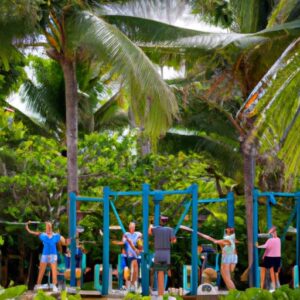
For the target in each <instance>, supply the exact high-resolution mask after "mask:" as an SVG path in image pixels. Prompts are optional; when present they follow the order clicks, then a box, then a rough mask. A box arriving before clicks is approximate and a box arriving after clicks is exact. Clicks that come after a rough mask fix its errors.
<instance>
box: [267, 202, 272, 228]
mask: <svg viewBox="0 0 300 300" xmlns="http://www.w3.org/2000/svg"><path fill="white" fill-rule="evenodd" d="M267 226H268V230H269V229H270V228H271V227H272V203H271V199H270V197H267Z"/></svg>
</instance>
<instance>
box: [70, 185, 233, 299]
mask: <svg viewBox="0 0 300 300" xmlns="http://www.w3.org/2000/svg"><path fill="white" fill-rule="evenodd" d="M166 195H189V196H191V200H190V201H187V202H186V203H185V204H184V205H185V209H184V211H183V213H182V215H181V217H180V219H179V222H178V224H177V226H176V228H175V232H177V231H178V229H179V227H180V225H181V224H182V222H183V220H184V217H185V216H186V214H187V213H188V211H189V209H190V207H191V208H192V229H193V232H192V243H191V252H192V274H191V276H192V282H191V294H192V295H196V294H197V287H198V253H197V246H198V235H197V231H198V204H203V203H216V202H227V215H228V220H227V222H228V226H230V227H234V196H233V193H229V194H228V195H227V197H226V198H221V199H220V198H216V199H202V200H198V185H197V184H193V185H191V186H190V187H189V188H187V189H185V190H173V191H151V190H150V185H149V184H143V186H142V191H129V192H116V191H112V190H110V188H109V187H104V189H103V198H94V197H84V196H76V194H75V193H70V212H69V219H70V238H71V286H76V279H75V252H76V202H77V201H86V202H99V203H103V262H102V263H103V270H102V285H100V284H99V272H100V267H97V268H96V269H95V270H96V271H97V272H95V274H96V273H97V276H96V275H95V286H97V289H98V290H99V291H100V290H101V292H102V295H108V292H109V291H108V289H109V273H110V272H109V266H110V265H109V260H110V256H109V250H110V247H109V238H110V237H109V222H110V218H109V212H110V207H111V208H112V210H113V212H114V214H115V216H116V218H117V221H118V223H119V225H120V226H121V229H122V231H123V232H125V228H124V226H123V224H122V221H121V219H120V217H119V215H118V212H117V210H116V207H115V205H114V203H113V202H112V201H111V200H110V197H111V196H114V197H115V198H116V197H118V196H142V203H143V239H144V241H143V246H144V251H143V253H142V294H143V295H144V296H147V295H149V265H150V254H149V237H148V228H149V197H150V196H152V197H153V201H154V215H155V217H154V224H155V225H159V218H160V203H161V201H162V200H163V198H164V196H166Z"/></svg>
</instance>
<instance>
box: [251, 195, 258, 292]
mask: <svg viewBox="0 0 300 300" xmlns="http://www.w3.org/2000/svg"><path fill="white" fill-rule="evenodd" d="M257 241H258V190H257V189H254V190H253V265H252V268H253V283H254V286H255V287H259V286H260V278H259V277H260V275H259V266H258V259H259V258H258V249H257V247H256V246H255V245H256V243H257Z"/></svg>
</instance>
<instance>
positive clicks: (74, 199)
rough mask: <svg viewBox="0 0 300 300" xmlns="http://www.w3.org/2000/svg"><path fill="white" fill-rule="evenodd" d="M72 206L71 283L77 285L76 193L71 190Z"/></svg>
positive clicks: (70, 212)
mask: <svg viewBox="0 0 300 300" xmlns="http://www.w3.org/2000/svg"><path fill="white" fill-rule="evenodd" d="M69 197H70V208H69V210H70V211H69V222H70V227H69V228H70V232H69V236H70V239H71V245H70V248H71V249H70V250H71V278H70V279H71V280H70V285H71V286H76V278H75V277H76V276H75V269H76V261H75V253H76V194H75V193H73V192H71V193H70V195H69Z"/></svg>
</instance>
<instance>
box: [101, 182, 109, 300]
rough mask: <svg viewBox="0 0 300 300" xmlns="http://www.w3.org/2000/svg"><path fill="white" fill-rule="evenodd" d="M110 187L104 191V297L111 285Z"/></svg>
mask: <svg viewBox="0 0 300 300" xmlns="http://www.w3.org/2000/svg"><path fill="white" fill-rule="evenodd" d="M109 192H110V189H109V187H107V186H105V187H104V189H103V262H102V264H103V271H102V295H108V284H109Z"/></svg>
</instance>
